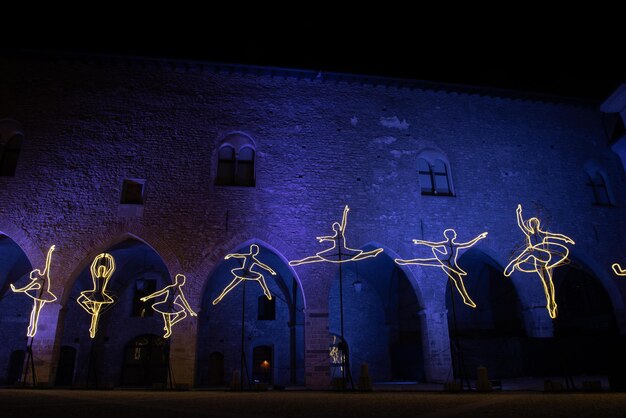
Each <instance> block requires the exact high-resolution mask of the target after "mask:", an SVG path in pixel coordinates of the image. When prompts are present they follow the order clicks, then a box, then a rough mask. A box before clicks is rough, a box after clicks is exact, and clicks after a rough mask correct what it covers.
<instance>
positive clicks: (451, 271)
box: [395, 229, 487, 308]
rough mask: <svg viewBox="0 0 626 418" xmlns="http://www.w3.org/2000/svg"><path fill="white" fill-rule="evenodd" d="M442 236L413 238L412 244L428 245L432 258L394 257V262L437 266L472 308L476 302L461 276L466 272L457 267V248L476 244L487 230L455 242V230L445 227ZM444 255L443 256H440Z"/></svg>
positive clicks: (465, 302) (464, 301) (485, 234)
mask: <svg viewBox="0 0 626 418" xmlns="http://www.w3.org/2000/svg"><path fill="white" fill-rule="evenodd" d="M443 236H444V237H445V238H446V239H445V240H444V241H439V242H430V241H423V240H419V239H414V240H413V244H416V245H426V246H428V247H430V250H431V251H432V253H433V255H434V257H433V258H413V259H410V260H403V259H400V258H396V259H395V262H396V263H398V264H399V265H401V266H402V265H407V264H419V265H421V266H432V267H439V268H441V270H443V271H444V273H446V275H447V276H448V277H449V278H450V280H451V281H452V283H454V286H455V287H456V290H457V291H458V292H459V294H460V295H461V297H462V298H463V303H464V304H466V305H467V306H471V307H472V308H475V307H476V303H474V301H473V300H472V298H470V296H469V294H468V293H467V290H466V289H465V284H464V283H463V277H464V276H467V272H466V271H464V270H463V269H462V268H461V267H459V265H458V263H457V258H458V256H459V250H462V249H465V248H469V247H471V246H473V245H474V244H476V243H477V242H478V241H480V240H481V239H483V238H485V237H486V236H487V232H483V233H482V234H480V235H478V236H477V237H476V238H474V239H472V240H470V241H467V242H456V237H457V235H456V231H455V230H454V229H446V230H445V231H443ZM442 256H445V257H442Z"/></svg>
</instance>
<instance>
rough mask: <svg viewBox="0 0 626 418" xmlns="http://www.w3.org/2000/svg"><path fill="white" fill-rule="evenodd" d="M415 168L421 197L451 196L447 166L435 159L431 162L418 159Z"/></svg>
mask: <svg viewBox="0 0 626 418" xmlns="http://www.w3.org/2000/svg"><path fill="white" fill-rule="evenodd" d="M417 168H418V175H419V183H420V188H421V190H422V194H423V195H435V196H453V194H452V186H451V182H450V171H449V170H448V166H447V164H446V163H445V162H444V161H443V160H441V159H439V158H436V159H434V160H433V161H432V162H431V161H428V160H427V159H425V158H418V160H417Z"/></svg>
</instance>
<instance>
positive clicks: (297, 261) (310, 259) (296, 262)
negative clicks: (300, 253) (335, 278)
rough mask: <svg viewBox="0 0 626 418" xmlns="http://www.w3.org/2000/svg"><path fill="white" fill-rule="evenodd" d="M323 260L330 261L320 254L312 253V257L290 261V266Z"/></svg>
mask: <svg viewBox="0 0 626 418" xmlns="http://www.w3.org/2000/svg"><path fill="white" fill-rule="evenodd" d="M322 261H328V260H326V259H324V258H322V257H320V256H319V255H312V256H310V257H307V258H303V259H302V260H293V261H290V262H289V265H290V266H299V265H300V264H306V263H320V262H322Z"/></svg>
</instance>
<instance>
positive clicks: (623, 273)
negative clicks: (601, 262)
mask: <svg viewBox="0 0 626 418" xmlns="http://www.w3.org/2000/svg"><path fill="white" fill-rule="evenodd" d="M611 267H612V268H613V271H614V272H615V274H617V275H618V276H626V270H624V269H623V268H622V266H620V265H619V264H618V263H614V264H613V265H612V266H611Z"/></svg>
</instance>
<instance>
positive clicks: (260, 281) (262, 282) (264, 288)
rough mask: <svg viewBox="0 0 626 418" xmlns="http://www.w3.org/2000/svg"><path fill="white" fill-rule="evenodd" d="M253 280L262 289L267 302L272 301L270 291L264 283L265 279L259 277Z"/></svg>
mask: <svg viewBox="0 0 626 418" xmlns="http://www.w3.org/2000/svg"><path fill="white" fill-rule="evenodd" d="M254 280H256V281H257V282H259V284H260V285H261V287H262V288H263V293H264V294H265V296H266V297H267V298H268V299H269V300H272V294H271V293H270V289H269V288H268V287H267V283H265V279H264V278H263V276H262V275H261V276H260V277H259V278H258V279H254Z"/></svg>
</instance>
